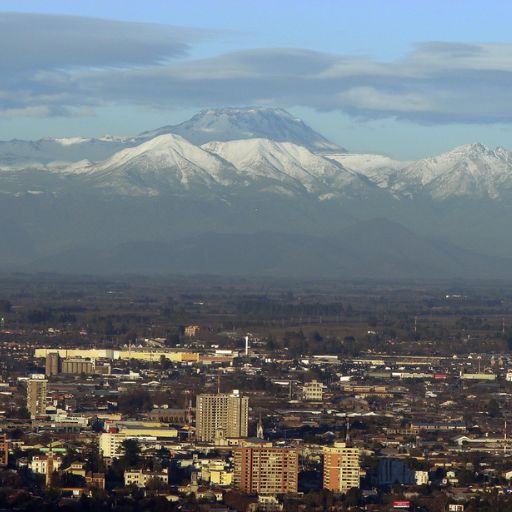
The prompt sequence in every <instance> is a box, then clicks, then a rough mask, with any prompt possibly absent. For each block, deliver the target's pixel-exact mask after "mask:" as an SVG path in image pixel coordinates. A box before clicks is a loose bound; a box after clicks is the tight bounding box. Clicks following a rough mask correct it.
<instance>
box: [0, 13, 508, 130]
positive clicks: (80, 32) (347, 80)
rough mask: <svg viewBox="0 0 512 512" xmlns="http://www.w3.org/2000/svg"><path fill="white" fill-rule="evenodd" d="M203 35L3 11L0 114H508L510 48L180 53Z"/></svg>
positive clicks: (429, 119)
mask: <svg viewBox="0 0 512 512" xmlns="http://www.w3.org/2000/svg"><path fill="white" fill-rule="evenodd" d="M2 24H3V26H2ZM27 26H34V27H35V28H34V31H33V32H30V30H28V28H27ZM52 34H53V35H52ZM200 34H201V31H200V30H194V29H177V28H173V27H167V26H161V25H148V24H133V23H127V22H117V21H108V20H98V19H92V18H76V17H63V16H41V15H18V14H11V15H7V17H6V16H5V15H3V16H2V17H1V18H0V45H2V47H4V46H5V45H8V47H9V48H10V51H9V52H3V54H2V55H0V65H1V66H2V69H3V70H7V71H6V72H3V73H2V75H1V76H0V112H2V111H3V115H4V116H5V115H7V113H11V114H12V115H16V112H18V111H19V112H26V113H30V112H31V111H33V112H36V113H40V114H39V115H43V114H44V112H47V115H73V112H75V111H83V109H93V108H94V107H98V106H103V105H116V104H118V105H138V106H142V107H149V108H173V107H193V108H202V107H213V106H226V105H253V104H265V105H276V106H282V107H294V106H307V107H312V108H315V109H318V110H325V111H329V110H341V111H344V112H346V113H348V114H350V115H352V116H354V117H356V118H359V119H377V118H384V117H385V118H389V117H391V118H397V119H406V120H410V121H413V122H418V123H510V122H511V121H512V101H511V100H512V87H511V85H512V45H511V44H483V43H482V44H466V43H446V42H430V43H423V44H420V45H417V46H416V47H414V48H412V49H411V51H410V52H409V53H408V54H407V55H405V56H404V57H402V58H399V59H395V60H393V61H389V62H384V61H378V60H375V59H370V58H361V57H353V56H347V55H335V54H328V53H321V52H314V51H310V50H304V49H291V48H267V49H254V50H246V51H239V52H233V53H229V54H225V55H220V56H217V57H211V58H207V59H190V58H188V59H183V58H181V57H183V56H186V55H188V52H189V51H190V49H191V46H192V44H193V40H194V39H195V38H196V36H197V37H198V36H199V35H200ZM6 53H7V55H5V54H6ZM173 57H174V58H175V59H174V60H173V59H172V58H173ZM176 57H180V58H178V59H176Z"/></svg>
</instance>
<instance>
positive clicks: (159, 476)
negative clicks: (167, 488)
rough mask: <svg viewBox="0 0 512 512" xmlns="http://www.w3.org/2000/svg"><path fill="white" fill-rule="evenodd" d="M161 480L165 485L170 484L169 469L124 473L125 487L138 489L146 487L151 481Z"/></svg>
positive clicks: (137, 470)
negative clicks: (132, 486) (131, 486)
mask: <svg viewBox="0 0 512 512" xmlns="http://www.w3.org/2000/svg"><path fill="white" fill-rule="evenodd" d="M154 479H156V480H160V481H161V482H162V483H164V484H168V483H169V472H168V470H167V469H162V471H145V470H143V469H130V470H127V471H125V472H124V485H125V486H129V485H135V486H137V487H146V486H147V484H148V482H149V481H150V480H154Z"/></svg>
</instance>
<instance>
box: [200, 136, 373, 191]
mask: <svg viewBox="0 0 512 512" xmlns="http://www.w3.org/2000/svg"><path fill="white" fill-rule="evenodd" d="M202 147H203V148H204V149H206V150H207V151H210V152H212V153H215V154H217V155H219V156H220V157H222V158H223V159H224V160H227V161H229V162H231V163H232V164H233V165H234V167H236V168H237V169H238V170H239V172H240V173H241V174H242V176H244V177H246V178H247V180H249V181H250V182H253V183H258V184H260V185H261V186H262V188H263V190H267V191H278V190H288V192H289V193H291V191H293V190H297V191H305V192H309V193H313V194H318V195H320V196H321V195H322V194H333V193H336V192H340V191H343V190H344V189H345V188H346V187H351V188H355V187H357V186H359V187H362V188H364V187H365V186H368V183H367V182H366V181H365V180H363V179H362V177H361V176H360V175H359V174H357V173H354V172H351V171H347V170H346V169H345V168H344V167H343V166H342V165H340V164H339V163H337V162H334V161H332V160H328V159H327V158H323V157H322V156H320V155H317V154H314V153H312V152H311V151H309V150H308V149H307V148H305V147H303V146H298V145H297V144H292V143H290V142H275V141H272V140H268V139H249V140H236V141H230V142H210V143H208V144H204V145H203V146H202Z"/></svg>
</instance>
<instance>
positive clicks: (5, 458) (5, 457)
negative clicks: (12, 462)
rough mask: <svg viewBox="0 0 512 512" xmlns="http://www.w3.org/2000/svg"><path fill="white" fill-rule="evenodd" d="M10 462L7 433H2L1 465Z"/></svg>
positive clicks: (0, 440)
mask: <svg viewBox="0 0 512 512" xmlns="http://www.w3.org/2000/svg"><path fill="white" fill-rule="evenodd" d="M8 462H9V442H8V441H7V437H6V435H5V434H0V466H7V464H8Z"/></svg>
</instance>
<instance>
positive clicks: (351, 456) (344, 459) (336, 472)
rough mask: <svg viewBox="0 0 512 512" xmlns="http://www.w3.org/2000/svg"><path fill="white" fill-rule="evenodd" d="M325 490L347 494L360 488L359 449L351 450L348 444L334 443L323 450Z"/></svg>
mask: <svg viewBox="0 0 512 512" xmlns="http://www.w3.org/2000/svg"><path fill="white" fill-rule="evenodd" d="M323 454H324V477H323V482H324V488H325V489H329V490H330V491H332V492H341V493H346V492H347V491H348V490H349V489H352V488H353V487H357V488H359V475H360V463H359V448H350V447H348V446H347V445H346V443H334V446H327V447H325V448H324V449H323Z"/></svg>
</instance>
